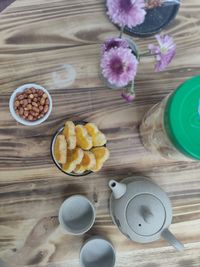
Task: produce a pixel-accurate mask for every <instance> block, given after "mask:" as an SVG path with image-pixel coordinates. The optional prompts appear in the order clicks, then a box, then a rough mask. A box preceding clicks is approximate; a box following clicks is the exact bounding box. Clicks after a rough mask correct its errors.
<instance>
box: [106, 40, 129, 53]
mask: <svg viewBox="0 0 200 267" xmlns="http://www.w3.org/2000/svg"><path fill="white" fill-rule="evenodd" d="M119 47H122V48H128V47H129V44H128V41H127V40H125V39H122V38H109V39H107V40H106V41H105V42H104V43H103V44H102V46H101V52H102V54H103V53H105V52H108V51H109V50H110V49H111V48H119Z"/></svg>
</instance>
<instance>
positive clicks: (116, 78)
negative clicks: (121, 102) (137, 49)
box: [101, 47, 138, 87]
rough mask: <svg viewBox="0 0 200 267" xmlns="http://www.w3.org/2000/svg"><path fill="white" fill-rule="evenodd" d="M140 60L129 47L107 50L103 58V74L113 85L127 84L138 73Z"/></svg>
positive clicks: (121, 85)
mask: <svg viewBox="0 0 200 267" xmlns="http://www.w3.org/2000/svg"><path fill="white" fill-rule="evenodd" d="M137 65H138V61H137V59H136V57H135V56H134V55H133V54H132V53H131V50H130V49H127V48H122V47H119V48H115V49H113V48H112V49H111V50H109V51H108V52H105V53H104V54H103V56H102V59H101V69H102V74H103V76H104V77H105V78H106V79H107V80H108V82H109V83H110V84H112V85H116V86H118V87H123V86H126V85H127V84H128V83H129V82H130V81H132V80H133V79H134V77H135V75H136V73H137Z"/></svg>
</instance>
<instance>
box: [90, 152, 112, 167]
mask: <svg viewBox="0 0 200 267" xmlns="http://www.w3.org/2000/svg"><path fill="white" fill-rule="evenodd" d="M91 151H92V153H94V156H95V158H96V166H94V167H93V168H91V171H93V172H97V171H99V170H100V169H101V168H102V167H103V164H104V162H105V161H106V160H107V159H108V158H109V156H110V152H109V150H108V149H107V148H106V147H95V148H93V149H92V150H91Z"/></svg>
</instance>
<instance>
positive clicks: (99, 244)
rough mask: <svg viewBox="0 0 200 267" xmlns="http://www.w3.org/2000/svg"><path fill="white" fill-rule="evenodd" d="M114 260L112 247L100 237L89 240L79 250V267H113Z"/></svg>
mask: <svg viewBox="0 0 200 267" xmlns="http://www.w3.org/2000/svg"><path fill="white" fill-rule="evenodd" d="M115 259H116V255H115V250H114V248H113V246H112V245H111V243H110V242H109V241H107V240H106V239H105V238H103V237H100V236H95V237H92V238H90V239H89V240H87V241H86V242H85V244H84V245H83V247H82V248H81V252H80V265H81V267H114V266H115Z"/></svg>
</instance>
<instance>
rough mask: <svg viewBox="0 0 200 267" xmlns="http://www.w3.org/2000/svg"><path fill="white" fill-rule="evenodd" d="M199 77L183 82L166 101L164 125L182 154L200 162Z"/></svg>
mask: <svg viewBox="0 0 200 267" xmlns="http://www.w3.org/2000/svg"><path fill="white" fill-rule="evenodd" d="M199 105H200V76H197V77H194V78H192V79H190V80H187V81H186V82H184V83H183V84H182V85H181V86H180V87H179V88H178V89H177V90H176V91H175V92H174V93H173V94H172V95H171V96H170V97H169V99H168V101H167V104H166V108H165V113H164V125H165V129H166V131H167V134H168V136H169V138H170V141H171V142H172V143H173V145H174V146H175V147H176V148H177V149H178V150H179V151H180V152H182V153H183V154H185V155H186V156H188V157H191V158H194V159H197V160H200V113H199V112H200V110H199Z"/></svg>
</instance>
